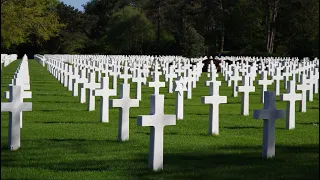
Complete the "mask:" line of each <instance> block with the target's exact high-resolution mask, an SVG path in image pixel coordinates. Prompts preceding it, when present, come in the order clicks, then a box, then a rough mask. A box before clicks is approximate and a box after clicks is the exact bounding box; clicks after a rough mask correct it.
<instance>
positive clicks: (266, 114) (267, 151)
mask: <svg viewBox="0 0 320 180" xmlns="http://www.w3.org/2000/svg"><path fill="white" fill-rule="evenodd" d="M263 63H264V62H262V69H261V71H260V73H261V79H260V80H259V81H258V84H259V85H262V86H263V87H262V102H264V109H263V110H259V111H254V115H253V116H254V118H256V119H264V126H263V145H262V157H264V158H272V157H274V156H275V120H276V119H279V118H284V117H286V129H294V128H295V101H297V100H299V101H300V102H301V103H300V111H301V112H306V94H307V91H308V92H309V101H312V100H313V93H318V91H317V90H316V89H318V87H319V85H318V83H319V72H318V71H319V61H318V60H317V59H316V60H314V61H313V62H306V61H303V62H302V63H301V64H297V62H296V61H292V62H285V63H282V64H285V66H284V67H283V68H281V67H279V66H276V65H275V64H274V67H275V68H274V69H273V70H270V69H269V72H271V73H270V74H271V75H272V80H268V79H267V76H268V74H267V73H268V71H265V70H264V68H263V66H264V65H263ZM223 65H224V64H223ZM297 66H298V68H297ZM270 67H272V66H269V68H270ZM222 69H228V67H224V68H222ZM235 69H236V68H235ZM282 69H283V70H284V73H283V74H282V75H281V70H282ZM290 71H291V72H292V73H290ZM224 72H225V73H224V74H225V75H226V76H228V74H231V73H228V70H225V71H224ZM243 72H245V71H243ZM296 73H299V74H298V75H299V76H298V77H299V79H298V82H300V83H301V84H299V85H296V79H295V76H296ZM235 76H237V75H235ZM290 76H293V78H292V80H289V77H290ZM307 76H308V78H306V77H307ZM249 78H250V76H243V80H242V81H243V85H244V86H243V90H247V91H244V92H250V90H249V89H250V88H251V90H252V91H254V87H252V86H250V84H247V85H246V82H248V79H249ZM225 79H226V80H227V79H228V78H225ZM229 79H231V80H232V79H237V77H236V78H232V77H231V78H229ZM280 80H284V87H285V89H287V93H286V94H281V100H283V101H288V103H287V107H286V114H284V111H282V110H276V108H275V104H276V95H280ZM273 81H276V83H275V92H268V91H267V86H268V85H271V84H272V83H273ZM296 87H297V89H298V90H301V92H302V93H301V94H297V93H296ZM238 89H239V88H238ZM239 90H240V89H239ZM247 97H248V96H247ZM246 102H248V99H247V98H246V94H244V95H243V98H242V104H245V103H246ZM243 107H246V106H243V105H242V114H243V112H244V111H247V110H248V109H243ZM246 114H247V113H246ZM244 115H245V114H244ZM217 127H218V125H217Z"/></svg>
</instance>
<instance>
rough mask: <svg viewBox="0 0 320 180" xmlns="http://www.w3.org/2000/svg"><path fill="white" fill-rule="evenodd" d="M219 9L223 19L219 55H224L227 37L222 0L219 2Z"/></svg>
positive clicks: (221, 20) (221, 21)
mask: <svg viewBox="0 0 320 180" xmlns="http://www.w3.org/2000/svg"><path fill="white" fill-rule="evenodd" d="M219 9H220V13H221V19H220V30H221V32H220V48H219V54H221V53H222V51H223V48H224V37H225V28H224V9H223V6H222V0H220V2H219Z"/></svg>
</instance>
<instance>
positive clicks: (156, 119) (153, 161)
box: [138, 94, 176, 171]
mask: <svg viewBox="0 0 320 180" xmlns="http://www.w3.org/2000/svg"><path fill="white" fill-rule="evenodd" d="M150 105H151V109H150V115H143V116H138V126H150V144H149V162H148V167H149V168H150V169H152V170H154V171H158V170H162V169H163V130H164V126H167V125H176V115H175V114H172V115H165V114H164V95H162V94H158V95H157V94H153V95H151V97H150Z"/></svg>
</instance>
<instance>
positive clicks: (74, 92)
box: [72, 69, 88, 96]
mask: <svg viewBox="0 0 320 180" xmlns="http://www.w3.org/2000/svg"><path fill="white" fill-rule="evenodd" d="M85 82H88V79H87V78H86V71H85V69H81V70H80V76H79V78H76V79H74V80H73V86H72V95H73V96H78V92H79V88H78V85H79V84H80V83H85Z"/></svg>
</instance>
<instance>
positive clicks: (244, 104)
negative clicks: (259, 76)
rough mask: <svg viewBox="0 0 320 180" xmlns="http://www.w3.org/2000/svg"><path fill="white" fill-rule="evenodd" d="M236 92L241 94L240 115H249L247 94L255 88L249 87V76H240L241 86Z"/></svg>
mask: <svg viewBox="0 0 320 180" xmlns="http://www.w3.org/2000/svg"><path fill="white" fill-rule="evenodd" d="M238 91H239V92H243V95H242V101H241V114H242V115H245V116H247V115H249V93H250V92H254V91H255V87H254V86H252V85H249V76H242V86H238Z"/></svg>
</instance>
